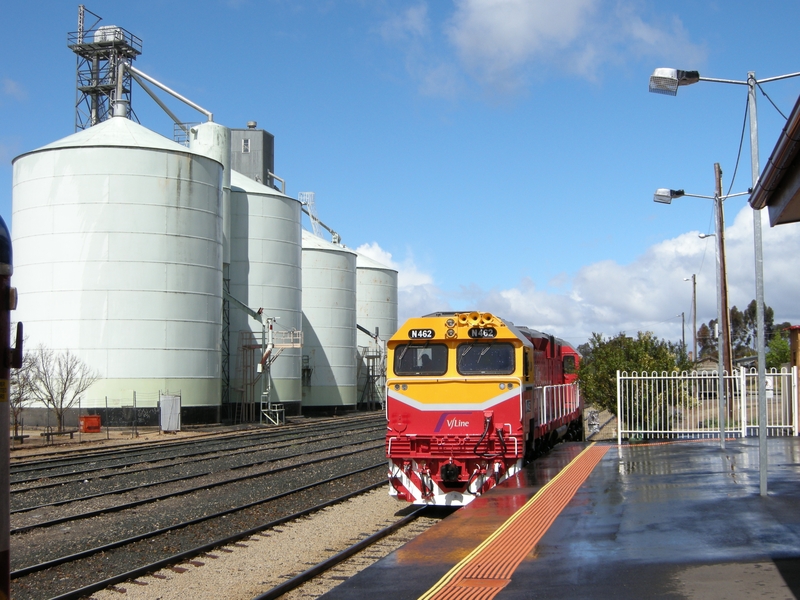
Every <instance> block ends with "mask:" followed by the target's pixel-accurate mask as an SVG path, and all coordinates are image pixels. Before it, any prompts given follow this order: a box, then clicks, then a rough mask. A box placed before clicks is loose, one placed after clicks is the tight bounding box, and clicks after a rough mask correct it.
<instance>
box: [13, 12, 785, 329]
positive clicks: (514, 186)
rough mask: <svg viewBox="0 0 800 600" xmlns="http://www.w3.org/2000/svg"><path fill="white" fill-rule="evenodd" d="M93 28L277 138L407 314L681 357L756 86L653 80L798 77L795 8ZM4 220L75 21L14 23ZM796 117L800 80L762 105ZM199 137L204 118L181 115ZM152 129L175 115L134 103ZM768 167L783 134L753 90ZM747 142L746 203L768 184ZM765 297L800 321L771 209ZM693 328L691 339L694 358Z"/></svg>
mask: <svg viewBox="0 0 800 600" xmlns="http://www.w3.org/2000/svg"><path fill="white" fill-rule="evenodd" d="M86 7H87V9H89V10H91V11H92V12H94V13H97V14H98V15H100V16H102V17H103V24H106V25H118V26H121V27H124V28H125V29H127V30H128V31H130V32H131V33H133V34H135V35H137V36H139V37H140V38H141V39H142V40H143V53H142V55H141V57H139V59H137V61H136V63H135V65H136V66H137V67H138V68H139V69H141V70H142V71H144V72H145V73H147V74H149V75H151V76H153V77H155V78H156V79H158V80H160V81H162V82H163V83H165V84H166V85H168V86H170V87H172V88H173V89H175V90H177V91H178V92H180V93H181V94H183V95H185V96H186V97H188V98H190V99H191V100H193V101H194V102H196V103H197V104H199V105H201V106H203V107H205V108H207V109H209V110H211V111H212V112H213V113H214V120H215V121H217V122H219V123H222V124H224V125H227V126H229V127H244V126H245V124H246V122H247V121H249V120H255V121H258V124H259V127H263V128H265V129H267V130H268V131H270V132H271V133H273V134H274V135H275V144H276V149H275V150H276V158H275V169H276V172H277V174H278V175H279V176H280V177H282V178H284V179H286V181H287V192H288V193H289V194H290V195H296V194H297V193H298V192H301V191H314V192H315V193H316V205H317V210H318V212H319V215H320V218H321V219H322V220H323V221H324V222H326V223H328V224H329V225H331V226H332V227H333V228H334V229H336V230H337V231H338V232H339V233H340V234H341V236H342V240H343V242H344V243H345V244H346V245H348V246H350V247H351V248H355V249H359V250H361V251H363V252H365V253H367V254H370V255H371V256H372V257H373V258H376V259H378V260H381V261H382V262H384V263H387V264H390V265H392V266H394V267H396V268H397V269H398V270H399V272H400V281H401V289H400V316H401V318H405V317H408V316H412V315H414V314H421V313H425V312H431V311H434V310H448V309H450V310H456V309H472V308H477V309H480V310H489V311H492V312H495V313H497V314H500V315H502V316H505V317H507V318H510V319H511V320H513V321H515V322H517V323H520V324H526V325H530V326H532V327H536V328H538V329H543V330H547V331H551V332H553V333H556V334H558V335H560V336H562V337H564V338H566V339H568V340H570V341H572V342H574V343H576V344H579V343H582V342H584V341H586V339H587V338H588V337H589V336H590V334H591V333H592V332H600V333H603V334H605V335H614V334H616V333H618V332H619V331H626V332H628V333H629V334H635V332H636V331H639V330H650V331H654V332H655V333H656V334H657V335H659V336H661V337H666V338H668V339H672V340H679V339H680V336H681V319H680V317H679V316H678V317H676V315H679V314H680V313H681V312H684V313H685V314H686V319H687V324H688V320H689V317H690V310H691V285H690V284H689V283H687V282H684V278H685V277H690V276H691V274H692V273H696V274H697V278H698V286H697V293H698V322H702V321H707V320H708V319H710V318H713V317H714V316H715V312H716V304H715V302H716V300H715V298H716V296H715V280H714V276H715V271H714V242H713V238H711V239H710V240H705V241H704V240H700V239H699V238H698V237H697V234H698V233H699V232H711V231H713V220H712V205H711V202H710V201H708V200H702V199H692V198H683V199H679V200H676V201H674V202H673V204H672V205H670V206H665V205H660V204H654V203H653V202H652V196H653V192H654V190H655V189H656V188H659V187H672V188H683V189H685V190H686V191H687V192H690V193H695V194H703V195H712V194H713V191H714V171H713V165H714V163H715V162H719V163H720V164H721V165H722V169H723V173H724V174H723V187H724V188H725V190H727V189H728V188H729V187H730V185H731V177H732V176H733V173H734V167H735V165H736V159H737V152H738V148H739V140H740V135H741V132H742V123H743V119H744V109H745V104H746V88H744V87H743V86H734V85H722V84H715V83H700V84H697V85H694V86H691V87H685V88H681V89H680V91H679V93H678V96H677V97H674V98H672V97H668V96H658V95H655V94H649V93H648V91H647V83H648V78H649V76H650V74H651V72H652V71H653V69H654V68H655V67H661V66H671V67H677V68H684V69H697V70H699V71H700V73H701V75H704V76H707V77H715V78H725V79H737V80H743V79H745V78H746V76H747V72H748V71H750V70H752V71H755V72H756V75H757V77H760V78H767V77H772V76H775V75H781V74H785V73H792V72H795V71H800V61H798V60H797V57H798V56H800V41H799V40H798V37H797V35H796V31H795V30H796V23H797V16H798V5H797V3H796V2H790V1H773V2H769V3H757V2H743V1H738V2H737V1H725V2H722V1H718V2H714V1H709V2H697V1H685V2H683V1H677V2H670V3H663V2H655V1H650V0H616V1H615V0H560V1H559V2H536V1H533V0H527V1H526V0H454V1H445V0H437V1H433V0H429V1H410V2H389V1H380V0H374V1H366V0H316V1H315V0H228V1H225V0H194V1H192V2H188V1H182V0H181V1H166V2H150V1H142V2H137V3H128V4H120V3H119V2H108V1H105V0H97V1H95V2H93V3H91V4H87V5H86ZM4 17H5V19H4V20H5V22H6V23H7V27H6V28H5V35H4V36H3V37H2V38H0V52H1V53H2V54H0V55H1V56H2V63H0V64H1V65H2V68H0V215H2V216H3V218H4V219H5V220H6V222H7V223H9V224H10V226H12V227H13V223H11V196H12V176H11V161H12V159H13V158H14V157H15V156H17V155H19V154H21V153H23V152H27V151H29V150H33V149H35V148H38V147H40V146H43V145H45V144H47V143H49V142H51V141H54V140H56V139H60V138H62V137H65V136H67V135H69V134H71V133H72V132H73V130H74V120H75V119H74V101H75V57H74V55H73V54H72V52H71V51H70V50H69V49H68V48H67V41H66V40H67V33H68V32H71V31H75V30H76V29H77V4H73V3H70V2H64V1H61V0H59V1H52V0H51V1H48V0H43V1H39V2H28V3H19V2H14V3H11V4H10V5H8V6H7V7H6V8H5V9H4ZM764 91H765V92H766V93H767V94H769V97H770V98H771V99H772V101H773V102H774V103H775V104H776V105H777V107H778V108H779V109H780V110H781V111H782V112H783V113H784V114H785V115H788V114H789V112H790V111H791V109H792V106H793V105H794V102H795V100H796V99H797V97H798V95H800V78H796V79H788V80H785V81H781V82H775V83H771V84H767V85H765V86H764ZM167 102H168V104H170V106H171V107H172V109H173V110H174V111H175V112H177V114H178V115H179V117H181V118H182V119H183V120H186V121H198V120H201V118H200V115H199V114H198V113H195V112H193V111H192V110H191V109H189V108H187V107H184V106H182V105H180V104H177V103H174V102H172V101H170V100H168V101H167ZM133 107H134V110H135V111H136V113H137V115H138V117H139V119H140V121H141V123H142V124H143V125H145V126H147V127H149V128H150V129H153V130H155V131H158V132H160V133H162V134H164V135H166V136H168V137H171V135H172V124H171V121H170V119H169V118H168V117H167V116H166V115H165V114H164V113H163V112H162V111H161V110H160V109H159V108H158V107H157V106H156V105H155V104H154V103H153V102H152V101H151V100H150V99H149V98H148V97H147V96H146V94H145V93H144V92H142V91H141V90H139V89H134V104H133ZM758 117H759V133H760V156H761V163H762V165H763V164H764V163H765V162H766V159H767V158H768V156H769V154H770V152H771V150H772V148H773V146H774V144H775V141H776V140H777V138H778V135H779V133H780V130H781V128H782V127H783V124H784V120H783V117H781V115H780V114H779V113H778V111H777V110H776V109H775V108H773V106H772V105H771V104H770V101H769V100H768V99H767V98H766V97H764V96H762V95H761V93H759V95H758ZM749 156H750V149H749V145H748V143H747V139H746V140H745V145H744V147H743V149H742V158H741V162H740V164H739V167H738V173H737V177H736V180H735V182H734V183H733V191H734V192H737V191H744V190H746V189H747V188H748V187H749V186H750V160H749ZM725 210H726V222H727V228H728V229H727V231H726V238H727V255H728V269H729V271H728V281H729V288H730V292H729V293H730V303H731V305H737V306H739V307H740V308H743V307H744V306H746V305H747V303H748V302H749V301H750V300H751V299H752V298H753V297H754V295H755V292H754V289H755V284H754V267H753V241H752V240H753V236H752V214H751V211H750V209H749V208H747V207H746V201H745V200H744V199H741V198H732V199H730V200H728V201H727V202H726V203H725ZM762 219H763V220H764V223H765V228H764V254H765V289H766V302H767V304H768V305H770V306H772V307H773V308H774V309H775V313H776V320H778V321H784V320H788V321H792V322H793V323H800V304H799V303H798V302H797V297H798V292H800V277H798V276H797V268H796V265H797V258H796V257H797V256H798V254H799V253H800V236H799V235H798V233H799V232H800V230H798V225H788V226H781V227H777V228H773V229H770V228H769V227H768V225H767V224H768V218H767V215H766V214H764V215H763V216H762ZM690 331H691V330H690V328H689V327H687V329H686V335H687V341H689V342H690V340H691V333H690Z"/></svg>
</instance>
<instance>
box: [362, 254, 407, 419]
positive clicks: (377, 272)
mask: <svg viewBox="0 0 800 600" xmlns="http://www.w3.org/2000/svg"><path fill="white" fill-rule="evenodd" d="M356 282H357V283H356V285H357V288H356V297H357V317H356V318H357V321H358V325H359V327H358V329H359V331H358V337H357V341H358V355H359V358H358V404H359V405H363V406H365V407H368V408H376V405H377V406H379V405H380V404H381V403H382V402H383V400H384V398H383V395H384V394H383V385H384V383H385V356H386V340H388V339H389V338H390V337H391V336H392V335H393V334H394V332H395V331H396V330H397V270H395V269H392V268H390V267H387V266H385V265H382V264H380V263H379V262H377V261H375V260H373V259H371V258H369V257H368V256H364V255H363V254H360V253H359V254H358V257H357V259H356ZM364 330H366V331H368V332H370V333H371V334H372V335H369V334H367V333H366V332H365V331H364Z"/></svg>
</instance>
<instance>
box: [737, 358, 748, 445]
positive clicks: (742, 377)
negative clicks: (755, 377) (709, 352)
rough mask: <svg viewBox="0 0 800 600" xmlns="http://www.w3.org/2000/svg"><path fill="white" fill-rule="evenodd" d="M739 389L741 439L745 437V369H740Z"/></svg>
mask: <svg viewBox="0 0 800 600" xmlns="http://www.w3.org/2000/svg"><path fill="white" fill-rule="evenodd" d="M739 387H740V389H741V390H742V393H741V394H739V397H740V398H741V400H740V403H741V406H740V407H739V412H740V413H741V415H740V418H741V420H742V438H746V437H747V396H748V394H747V369H746V368H745V367H742V368H741V382H740V383H739Z"/></svg>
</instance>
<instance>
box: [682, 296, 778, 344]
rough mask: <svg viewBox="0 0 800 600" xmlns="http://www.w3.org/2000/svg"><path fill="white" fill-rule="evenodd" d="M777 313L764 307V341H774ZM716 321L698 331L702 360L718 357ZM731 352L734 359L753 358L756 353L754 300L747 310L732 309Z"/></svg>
mask: <svg viewBox="0 0 800 600" xmlns="http://www.w3.org/2000/svg"><path fill="white" fill-rule="evenodd" d="M774 320H775V311H774V310H772V307H770V306H764V334H765V337H764V340H765V341H766V342H767V343H769V341H770V340H771V339H772V336H773V331H774V330H775V326H774ZM716 323H717V320H716V319H711V320H710V321H709V322H708V325H706V324H705V323H704V324H703V325H701V326H700V328H699V329H698V330H697V341H698V343H699V344H700V350H699V351H698V354H699V355H700V357H701V358H705V357H715V356H717V339H716V337H714V336H713V335H712V332H713V331H714V327H715V325H716ZM729 323H730V328H731V346H732V348H731V350H732V352H733V358H742V357H744V356H752V355H753V354H755V353H756V349H755V348H756V340H757V339H758V338H757V331H758V319H757V315H756V301H755V300H752V301H751V302H750V304H748V305H747V308H746V309H744V310H743V311H742V310H739V309H738V308H737V307H736V306H734V307H732V308H731V309H730V319H729Z"/></svg>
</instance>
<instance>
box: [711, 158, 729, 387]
mask: <svg viewBox="0 0 800 600" xmlns="http://www.w3.org/2000/svg"><path fill="white" fill-rule="evenodd" d="M714 180H715V181H716V193H715V194H714V209H715V210H714V212H715V214H716V219H717V244H718V246H719V281H720V291H721V294H722V314H721V315H720V327H721V328H722V331H721V333H722V365H723V368H724V369H725V371H727V372H728V375H730V374H731V373H732V372H733V362H732V359H731V323H730V311H729V310H728V276H727V268H726V266H725V215H724V213H723V210H722V169H721V168H720V166H719V163H714Z"/></svg>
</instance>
